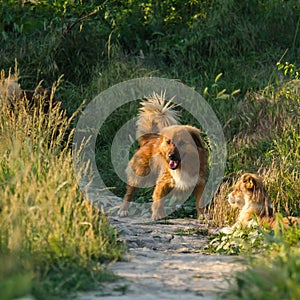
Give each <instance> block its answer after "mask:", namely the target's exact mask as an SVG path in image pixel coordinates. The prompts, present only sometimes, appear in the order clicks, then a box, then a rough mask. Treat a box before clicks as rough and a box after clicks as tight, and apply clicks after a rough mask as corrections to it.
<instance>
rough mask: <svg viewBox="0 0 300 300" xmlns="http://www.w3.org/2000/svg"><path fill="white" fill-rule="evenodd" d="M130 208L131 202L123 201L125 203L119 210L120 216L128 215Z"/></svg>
mask: <svg viewBox="0 0 300 300" xmlns="http://www.w3.org/2000/svg"><path fill="white" fill-rule="evenodd" d="M128 210H129V202H128V201H123V203H122V205H121V207H120V209H119V212H118V215H119V217H120V218H125V217H128Z"/></svg>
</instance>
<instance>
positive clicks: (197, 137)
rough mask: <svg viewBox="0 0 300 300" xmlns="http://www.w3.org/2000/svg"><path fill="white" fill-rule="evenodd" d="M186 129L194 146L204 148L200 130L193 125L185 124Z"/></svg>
mask: <svg viewBox="0 0 300 300" xmlns="http://www.w3.org/2000/svg"><path fill="white" fill-rule="evenodd" d="M186 129H187V130H188V132H189V134H190V135H191V137H192V139H193V140H194V142H195V144H196V146H197V147H198V148H204V145H203V142H202V140H201V138H200V133H201V132H200V130H199V129H198V128H196V127H193V126H188V125H187V126H186Z"/></svg>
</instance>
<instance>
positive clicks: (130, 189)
mask: <svg viewBox="0 0 300 300" xmlns="http://www.w3.org/2000/svg"><path fill="white" fill-rule="evenodd" d="M135 190H136V187H134V186H131V185H127V186H126V194H125V196H124V200H123V202H122V204H121V207H120V209H119V217H127V216H128V211H129V204H130V201H131V200H132V197H133V193H134V191H135Z"/></svg>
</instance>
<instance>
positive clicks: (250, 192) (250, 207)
mask: <svg viewBox="0 0 300 300" xmlns="http://www.w3.org/2000/svg"><path fill="white" fill-rule="evenodd" d="M228 202H229V204H230V205H231V206H232V207H233V208H238V209H239V210H240V212H239V216H238V220H237V222H238V223H240V224H241V225H242V226H243V227H247V226H248V224H249V221H251V220H253V218H254V216H256V217H257V220H258V223H259V225H267V226H269V227H274V226H275V224H276V218H275V215H274V208H273V205H272V203H271V201H270V199H269V196H268V193H267V191H266V190H265V188H264V186H263V181H262V178H260V177H259V176H257V175H256V174H251V173H245V174H243V175H242V176H241V177H240V179H239V180H238V181H237V183H236V184H235V186H234V188H233V191H232V192H231V193H230V194H229V195H228ZM298 221H299V219H298V218H296V217H285V218H283V223H284V225H285V226H288V225H291V224H296V223H298Z"/></svg>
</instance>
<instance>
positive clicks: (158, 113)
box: [119, 93, 207, 220]
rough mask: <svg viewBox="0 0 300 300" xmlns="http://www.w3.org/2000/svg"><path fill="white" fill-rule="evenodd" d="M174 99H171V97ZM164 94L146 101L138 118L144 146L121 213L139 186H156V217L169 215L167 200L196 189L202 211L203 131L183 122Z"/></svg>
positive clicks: (135, 161) (131, 169)
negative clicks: (201, 136)
mask: <svg viewBox="0 0 300 300" xmlns="http://www.w3.org/2000/svg"><path fill="white" fill-rule="evenodd" d="M170 101H171V100H170ZM170 101H169V102H167V103H165V99H164V95H158V94H155V93H154V94H153V95H152V97H149V98H146V100H145V101H144V102H142V107H141V108H140V110H139V117H138V121H137V138H138V142H139V146H140V148H139V149H138V150H137V151H136V153H135V154H134V156H133V157H132V159H131V160H130V162H129V164H128V167H127V169H126V172H127V187H126V194H125V196H124V200H123V203H122V205H121V207H120V210H119V216H120V217H125V216H127V215H128V209H129V204H130V201H131V200H132V197H133V193H134V191H135V190H136V189H137V188H138V187H144V186H149V185H150V184H151V185H152V186H153V185H154V191H153V194H152V198H153V204H152V219H153V220H158V219H162V218H164V217H166V214H165V211H164V200H165V198H166V197H167V196H170V195H171V196H173V197H175V198H177V199H180V198H183V197H184V195H185V194H187V193H190V192H192V191H194V193H195V197H196V208H197V212H198V214H200V213H202V210H203V208H204V204H203V203H202V202H201V196H202V193H203V191H204V187H205V182H206V181H205V180H206V174H207V153H206V149H205V147H204V144H203V142H202V141H201V138H200V130H199V129H197V128H195V127H192V126H189V125H179V122H178V115H177V113H176V111H175V110H174V109H173V108H174V105H171V104H170Z"/></svg>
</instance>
